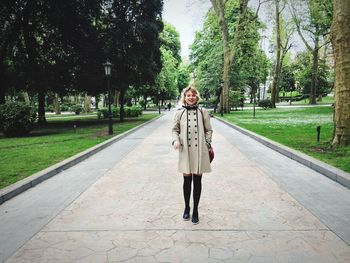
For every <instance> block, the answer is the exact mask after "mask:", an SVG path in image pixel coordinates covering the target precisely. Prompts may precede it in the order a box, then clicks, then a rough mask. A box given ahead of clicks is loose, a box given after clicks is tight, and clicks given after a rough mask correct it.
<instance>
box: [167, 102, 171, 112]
mask: <svg viewBox="0 0 350 263" xmlns="http://www.w3.org/2000/svg"><path fill="white" fill-rule="evenodd" d="M167 107H168V110H170V109H171V102H169V103H168V105H167Z"/></svg>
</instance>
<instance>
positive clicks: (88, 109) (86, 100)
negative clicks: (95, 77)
mask: <svg viewBox="0 0 350 263" xmlns="http://www.w3.org/2000/svg"><path fill="white" fill-rule="evenodd" d="M84 111H85V112H91V96H88V95H87V94H85V98H84Z"/></svg>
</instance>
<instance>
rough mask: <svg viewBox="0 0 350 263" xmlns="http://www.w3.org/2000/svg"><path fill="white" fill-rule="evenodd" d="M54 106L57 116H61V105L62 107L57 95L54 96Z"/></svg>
mask: <svg viewBox="0 0 350 263" xmlns="http://www.w3.org/2000/svg"><path fill="white" fill-rule="evenodd" d="M53 105H54V109H55V113H56V114H57V115H59V114H61V105H60V99H59V96H58V94H57V93H55V94H54V97H53Z"/></svg>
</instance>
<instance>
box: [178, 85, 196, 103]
mask: <svg viewBox="0 0 350 263" xmlns="http://www.w3.org/2000/svg"><path fill="white" fill-rule="evenodd" d="M189 91H191V92H192V93H194V94H196V97H197V101H196V105H197V104H198V103H199V101H200V99H201V97H200V95H199V91H198V90H197V89H196V88H195V87H194V86H192V85H189V86H187V87H186V88H184V89H183V90H182V91H181V99H180V102H181V103H182V104H183V105H186V101H185V96H186V93H187V92H189Z"/></svg>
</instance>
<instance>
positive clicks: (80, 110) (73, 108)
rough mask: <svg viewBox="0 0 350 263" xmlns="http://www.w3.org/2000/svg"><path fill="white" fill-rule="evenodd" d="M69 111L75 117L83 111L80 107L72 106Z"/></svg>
mask: <svg viewBox="0 0 350 263" xmlns="http://www.w3.org/2000/svg"><path fill="white" fill-rule="evenodd" d="M70 110H71V111H73V112H74V113H75V114H76V115H79V114H80V113H81V112H82V111H83V106H81V105H78V104H77V105H72V106H71V107H70Z"/></svg>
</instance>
